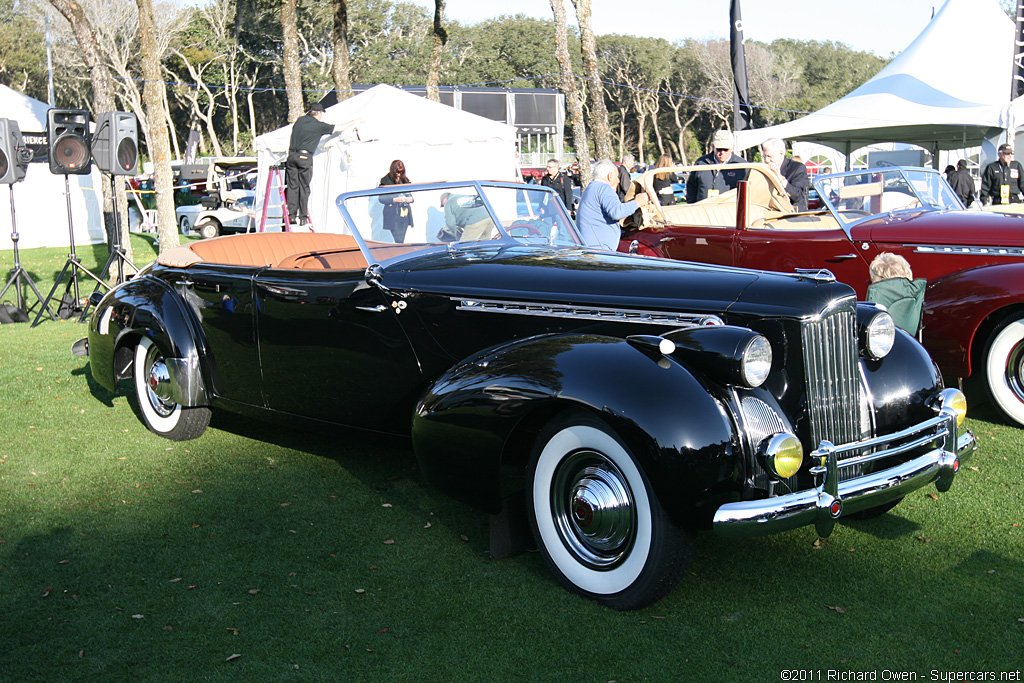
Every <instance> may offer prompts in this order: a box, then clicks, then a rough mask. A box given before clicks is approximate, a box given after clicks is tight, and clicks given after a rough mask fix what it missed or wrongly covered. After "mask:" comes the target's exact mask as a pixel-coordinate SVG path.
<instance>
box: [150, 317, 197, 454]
mask: <svg viewBox="0 0 1024 683" xmlns="http://www.w3.org/2000/svg"><path fill="white" fill-rule="evenodd" d="M132 374H133V375H134V378H133V382H134V385H135V398H136V400H137V402H138V407H139V413H140V414H141V417H142V420H143V422H145V423H146V426H147V427H149V429H150V430H151V431H152V432H154V433H156V434H159V435H160V436H162V437H164V438H166V439H170V440H172V441H187V440H189V439H195V438H197V437H199V436H200V435H201V434H202V433H203V432H204V431H206V427H207V425H209V424H210V409H209V408H206V407H204V406H197V407H191V408H186V407H183V406H181V405H180V404H178V403H175V402H174V400H173V399H172V398H171V396H170V383H169V379H168V375H167V365H166V363H165V362H164V357H163V354H161V353H160V350H159V349H158V348H157V346H156V344H154V343H153V340H152V339H150V338H149V337H143V338H142V339H141V340H140V341H139V344H138V346H136V347H135V364H134V367H133V373H132Z"/></svg>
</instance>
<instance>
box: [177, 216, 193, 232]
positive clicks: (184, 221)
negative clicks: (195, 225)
mask: <svg viewBox="0 0 1024 683" xmlns="http://www.w3.org/2000/svg"><path fill="white" fill-rule="evenodd" d="M178 229H179V230H180V231H181V234H182V235H188V234H190V233H191V232H192V225H191V224H190V223H189V220H188V216H182V217H181V220H180V221H179V222H178Z"/></svg>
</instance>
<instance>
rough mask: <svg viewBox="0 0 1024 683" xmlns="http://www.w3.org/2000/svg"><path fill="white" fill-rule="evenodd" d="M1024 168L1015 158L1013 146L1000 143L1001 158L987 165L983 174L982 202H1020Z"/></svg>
mask: <svg viewBox="0 0 1024 683" xmlns="http://www.w3.org/2000/svg"><path fill="white" fill-rule="evenodd" d="M1021 176H1024V168H1022V167H1021V165H1020V162H1019V161H1014V159H1013V147H1011V146H1010V145H1008V144H1005V143H1004V144H1002V145H999V159H998V160H997V161H993V162H992V163H991V164H989V165H988V166H986V167H985V172H984V173H982V174H981V193H980V197H979V198H980V199H981V203H982V204H1018V203H1020V200H1021V196H1020V195H1021V183H1022V182H1024V179H1022V177H1021Z"/></svg>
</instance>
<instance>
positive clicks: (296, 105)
mask: <svg viewBox="0 0 1024 683" xmlns="http://www.w3.org/2000/svg"><path fill="white" fill-rule="evenodd" d="M295 14H296V10H295V0H281V35H282V37H283V38H284V55H283V56H282V68H283V69H284V87H285V88H286V89H287V91H288V121H289V123H294V122H295V120H296V119H297V118H299V117H300V116H302V113H303V111H305V106H304V105H303V101H302V74H301V72H300V71H299V38H298V36H299V24H298V20H297V18H296V16H295Z"/></svg>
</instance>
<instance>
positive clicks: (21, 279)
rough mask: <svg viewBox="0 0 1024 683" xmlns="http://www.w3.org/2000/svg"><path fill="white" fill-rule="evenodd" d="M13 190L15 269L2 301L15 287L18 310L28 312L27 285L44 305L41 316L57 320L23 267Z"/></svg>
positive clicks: (12, 227) (12, 270)
mask: <svg viewBox="0 0 1024 683" xmlns="http://www.w3.org/2000/svg"><path fill="white" fill-rule="evenodd" d="M9 187H10V188H11V242H12V243H13V244H14V268H12V269H11V276H10V277H9V278H8V279H7V284H5V285H4V288H3V289H0V301H2V300H3V297H4V294H6V293H7V290H8V289H10V288H11V287H12V286H13V287H14V297H15V299H16V300H17V302H18V304H17V305H18V308H20V309H22V310H24V311H26V312H27V311H28V310H29V309H27V308H25V296H24V294H23V293H22V290H23V289H24V286H25V285H28V286H29V288H30V289H31V290H32V292H33V293H35V295H36V302H37V303H40V304H42V306H43V307H42V308H41V309H40V310H39V315H42V314H43V311H46V312H47V313H49V314H50V320H56V318H55V317H54V315H53V312H52V311H51V310H50V309H49V308H48V307H47V306H46V304H45V303H43V297H42V295H40V294H39V290H38V289H37V288H36V283H35V282H33V281H32V278H31V277H30V276H29V274H28V271H26V270H25V269H24V268H22V267H21V256H20V254H19V253H18V239H20V236H19V235H18V221H17V218H16V217H15V215H14V185H10V186H9Z"/></svg>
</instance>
